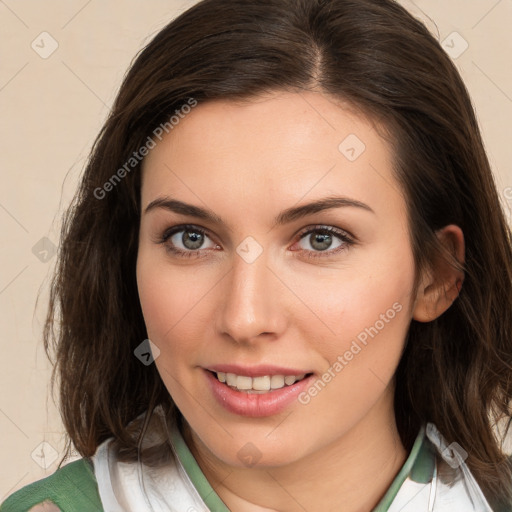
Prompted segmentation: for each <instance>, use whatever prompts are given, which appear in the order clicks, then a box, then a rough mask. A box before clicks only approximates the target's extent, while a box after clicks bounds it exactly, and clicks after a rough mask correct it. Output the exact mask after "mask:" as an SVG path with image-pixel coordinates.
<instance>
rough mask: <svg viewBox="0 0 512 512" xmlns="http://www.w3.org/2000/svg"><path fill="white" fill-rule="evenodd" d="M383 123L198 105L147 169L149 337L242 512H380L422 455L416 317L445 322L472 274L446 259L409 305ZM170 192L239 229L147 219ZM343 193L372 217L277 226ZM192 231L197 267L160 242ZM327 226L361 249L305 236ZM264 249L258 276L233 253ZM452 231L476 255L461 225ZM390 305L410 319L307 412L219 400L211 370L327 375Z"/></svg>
mask: <svg viewBox="0 0 512 512" xmlns="http://www.w3.org/2000/svg"><path fill="white" fill-rule="evenodd" d="M375 128H376V127H375V126H374V125H373V124H372V123H371V122H370V121H368V120H367V119H365V118H364V117H363V116H362V115H361V114H358V113H357V112H356V111H355V110H354V109H353V108H349V106H348V105H345V104H342V103H340V102H339V101H337V102H336V103H335V102H334V100H333V98H331V97H329V96H327V95H325V94H322V93H320V92H303V93H300V94H299V93H288V92H278V93H273V94H269V95H267V96H264V97H260V98H258V99H257V100H251V101H250V102H245V103H234V102H225V101H213V102H208V103H204V104H200V105H198V106H197V107H195V108H194V109H193V110H192V112H191V113H190V114H188V115H187V116H186V117H185V119H183V120H181V121H180V123H179V125H177V126H175V127H174V129H173V131H172V132H170V133H169V134H168V135H167V136H166V137H165V138H164V139H163V140H162V141H161V142H159V143H158V144H157V146H156V148H155V149H153V150H152V151H151V152H150V154H149V155H148V156H147V157H146V159H145V161H144V164H143V176H142V190H141V204H142V211H143V213H142V215H141V225H140V238H139V253H138V261H137V280H138V287H139V296H140V301H141V305H142V309H143V313H144V318H145V322H146V325H147V329H148V336H149V338H150V339H151V340H152V342H153V343H154V344H155V345H157V346H158V347H159V349H160V351H161V353H160V355H159V357H157V359H156V365H157V368H158V371H159V372H160V375H161V377H162V379H163V381H164V383H165V385H166V387H167V389H168V390H169V393H170V394H171V396H172V398H173V400H174V401H175V403H176V404H177V406H178V407H179V409H180V410H181V412H182V414H183V415H184V417H185V418H186V420H187V423H188V425H187V428H186V431H185V439H186V441H187V444H188V445H189V447H190V449H191V450H192V453H193V454H194V456H195V457H196V459H197V461H198V463H199V465H200V467H201V469H202V470H203V472H204V473H205V475H206V477H207V478H208V480H209V481H210V483H211V484H212V486H213V487H214V488H215V490H216V492H217V493H218V494H219V496H220V497H221V499H222V500H223V501H224V502H225V503H226V505H227V506H228V508H230V510H237V511H240V512H245V511H274V510H279V511H281V512H285V511H286V512H292V511H299V510H300V511H302V510H304V509H305V510H324V511H339V510H343V511H345V512H356V511H368V510H370V509H371V508H372V507H374V506H375V505H376V504H377V503H378V501H379V500H380V499H381V497H382V496H383V495H384V493H385V492H386V490H387V489H388V487H389V485H390V483H391V482H392V481H393V479H394V477H395V476H396V474H397V472H398V471H399V469H400V468H401V466H402V465H403V463H404V461H405V459H406V457H407V453H406V451H405V449H404V447H403V446H402V444H401V441H400V439H399V436H398V432H397V429H396V423H395V417H394V412H393V390H394V380H393V375H394V372H395V370H396V367H397V365H398V362H399V359H400V356H401V353H402V350H403V348H404V343H405V339H406V334H407V330H408V327H409V324H410V322H411V319H412V318H415V319H416V320H418V321H430V320H432V319H434V318H436V317H437V316H439V315H440V314H442V313H443V312H444V311H445V310H446V309H447V308H448V307H449V306H450V304H451V303H452V302H453V300H454V299H455V297H456V296H457V293H458V289H457V285H456V282H457V280H459V281H460V280H461V279H462V277H461V276H460V275H459V274H458V273H457V272H455V271H454V270H453V269H451V267H449V266H447V265H445V264H443V263H442V262H440V263H439V265H438V268H433V269H431V271H429V272H425V273H424V275H422V276H420V277H421V279H420V283H421V284H420V287H419V290H418V293H417V294H416V295H412V291H413V285H414V278H415V266H414V260H413V255H412V250H411V245H410V239H409V230H408V219H407V212H406V205H405V200H404V198H403V195H402V192H401V189H400V186H399V184H398V183H397V182H396V180H395V178H394V177H393V174H392V164H391V158H392V155H391V153H390V149H389V147H388V144H387V143H386V142H385V141H384V140H383V139H382V138H381V137H380V135H379V133H381V132H379V133H378V132H377V131H376V129H375ZM350 134H355V135H356V136H357V137H358V138H359V139H360V140H361V141H363V143H364V145H365V150H364V152H362V154H361V155H360V156H359V157H358V158H356V159H355V160H354V161H350V160H349V159H348V158H347V157H346V156H345V155H344V154H343V153H342V152H341V151H340V150H339V149H338V146H339V145H340V143H341V142H342V141H343V140H344V139H345V138H346V137H347V136H348V135H350ZM163 196H169V197H172V198H174V199H178V200H180V201H183V202H186V203H189V204H193V205H196V206H199V207H202V208H207V209H209V210H212V211H213V212H214V213H215V214H216V215H217V216H219V217H220V218H221V219H222V220H223V221H224V222H223V223H219V222H211V221H206V220H203V219H199V218H197V217H193V216H188V215H182V214H177V213H174V212H171V211H168V210H165V209H164V208H154V209H151V210H150V211H148V212H147V213H145V212H144V210H145V208H146V207H147V206H148V204H149V203H151V202H152V201H154V200H155V199H157V198H161V197H163ZM329 196H343V197H347V198H350V199H353V200H356V201H359V202H362V203H364V204H366V205H367V206H368V207H370V208H371V210H372V211H369V210H367V209H364V208H358V207H354V206H344V207H338V208H331V209H328V210H324V211H320V212H317V213H313V214H310V215H309V216H307V217H304V218H300V219H295V220H293V221H291V222H289V223H287V224H285V225H281V226H273V219H274V218H275V217H276V216H277V215H278V214H279V213H280V212H281V211H283V210H285V209H287V208H290V207H295V206H299V205H303V204H306V203H309V202H311V201H314V200H318V199H321V198H325V197H329ZM182 224H193V225H194V226H198V227H201V228H203V229H204V230H206V231H207V236H206V237H205V239H204V243H203V245H202V246H201V247H200V254H199V256H197V255H196V256H194V255H193V256H192V257H179V256H177V255H175V254H173V253H172V252H170V251H168V250H166V247H171V246H172V245H173V243H174V244H175V246H176V247H177V248H179V249H182V250H184V251H187V250H188V251H189V252H190V248H189V247H190V245H189V246H184V245H183V242H182V234H183V232H180V233H179V234H178V235H174V236H173V237H172V238H171V239H168V240H167V243H166V244H163V243H158V241H159V240H160V239H161V237H162V234H163V233H164V232H165V230H167V229H168V228H170V227H173V226H180V225H182ZM316 225H320V226H321V227H322V226H324V227H334V228H337V229H339V230H343V231H345V232H347V233H349V234H350V237H351V239H352V240H353V243H352V244H347V243H346V242H343V241H341V240H340V239H338V238H337V236H336V235H333V236H332V245H331V246H330V247H327V249H325V250H324V251H322V250H321V249H318V245H312V244H314V243H315V239H314V236H312V235H311V234H310V235H306V236H304V235H303V233H304V231H306V229H305V228H312V227H315V226H316ZM313 235H314V234H313ZM249 236H250V237H252V238H253V239H254V240H255V241H256V242H257V244H259V246H260V247H261V248H262V253H261V254H260V255H259V257H257V258H256V259H255V261H253V262H251V263H248V262H247V261H245V260H244V259H243V258H242V257H240V256H239V254H238V253H237V251H236V250H237V247H239V246H240V244H242V242H244V240H245V239H246V237H249ZM439 236H440V237H441V239H442V240H443V241H445V242H446V246H447V247H448V248H449V249H450V250H452V252H453V253H454V254H455V255H456V256H457V257H458V258H459V259H460V260H462V259H463V255H464V242H463V235H462V233H461V231H460V229H459V228H458V227H456V226H448V227H447V228H445V230H444V231H442V232H440V233H439ZM242 247H244V244H242ZM338 247H342V250H341V251H339V252H337V253H334V251H335V250H336V248H338ZM308 254H309V255H313V256H315V255H316V256H317V257H312V258H308ZM436 278H438V279H437V280H436ZM393 304H395V307H396V304H398V305H399V306H400V307H401V308H400V311H399V312H397V313H396V315H395V316H394V318H393V319H391V320H389V321H388V322H385V326H384V328H382V329H381V330H379V332H378V335H376V336H374V337H373V338H369V341H368V343H367V345H366V346H363V348H362V350H361V351H360V352H359V353H358V354H357V355H355V356H354V357H353V359H352V360H351V361H349V362H348V364H347V365H346V366H344V368H343V370H342V371H340V372H338V373H337V374H336V377H335V378H333V379H332V380H331V382H329V383H328V384H327V385H326V386H325V388H324V389H322V390H321V392H320V393H318V394H317V396H315V397H313V398H312V399H311V401H310V402H309V403H308V404H307V405H303V404H301V403H299V402H294V403H293V404H292V405H291V406H289V407H288V408H287V409H286V410H285V411H284V412H282V413H279V414H277V415H272V416H268V417H263V418H247V417H243V416H240V415H236V414H233V413H230V412H228V411H226V410H225V409H224V408H222V407H221V406H220V405H218V403H217V402H216V401H215V400H214V398H213V396H212V395H211V393H210V391H209V389H208V387H207V386H206V381H205V376H204V372H203V370H202V368H205V367H208V366H211V365H213V364H219V363H238V364H242V365H256V364H262V363H270V364H277V365H282V366H286V367H291V368H300V369H304V370H305V371H313V372H315V374H316V375H317V376H318V377H320V376H321V375H322V374H323V372H325V371H326V370H327V369H328V368H329V367H330V366H331V365H332V363H333V362H334V361H336V359H337V358H338V356H343V354H344V353H345V352H346V351H347V350H348V349H349V348H350V346H351V343H352V342H353V340H354V339H356V337H357V336H358V334H360V333H361V332H363V331H364V330H365V329H366V328H370V327H371V326H375V325H376V322H377V321H378V320H379V319H381V318H382V317H381V315H382V314H384V315H386V311H388V310H389V309H390V308H393ZM379 325H380V324H379ZM249 442H250V443H252V444H253V445H254V446H255V447H256V449H257V453H258V454H259V457H260V458H259V461H258V463H257V464H255V465H254V466H252V467H247V466H245V465H244V463H243V462H242V461H241V460H240V459H239V457H238V456H237V454H238V452H239V450H240V449H241V448H242V447H244V446H245V445H246V444H247V443H249Z"/></svg>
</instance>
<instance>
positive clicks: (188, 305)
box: [137, 248, 209, 345]
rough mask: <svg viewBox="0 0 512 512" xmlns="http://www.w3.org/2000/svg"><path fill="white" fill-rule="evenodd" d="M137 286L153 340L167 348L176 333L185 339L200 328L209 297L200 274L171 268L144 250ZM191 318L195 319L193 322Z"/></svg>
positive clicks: (154, 253) (138, 266)
mask: <svg viewBox="0 0 512 512" xmlns="http://www.w3.org/2000/svg"><path fill="white" fill-rule="evenodd" d="M137 286H138V290H139V299H140V303H141V307H142V312H143V314H144V320H145V323H146V327H147V330H148V335H149V337H150V339H151V337H152V338H154V341H155V342H157V343H158V344H164V345H166V344H167V343H166V340H167V339H168V338H172V337H174V336H175V333H176V332H180V333H181V334H182V335H183V336H186V335H187V333H189V334H192V333H193V330H194V327H196V326H197V325H198V321H197V318H196V315H197V312H198V310H199V308H198V305H199V304H200V302H201V300H202V299H204V298H205V296H206V295H207V293H208V289H209V286H208V281H207V280H205V279H204V278H200V277H199V276H198V273H197V272H191V271H188V270H186V269H183V268H180V267H173V266H171V265H169V264H168V262H166V261H165V258H162V255H161V254H158V253H157V251H146V250H144V249H143V248H141V250H140V251H139V257H138V259H137ZM192 317H195V318H194V321H193V322H192V321H190V318H192ZM152 341H153V340H152Z"/></svg>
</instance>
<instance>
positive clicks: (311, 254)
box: [156, 224, 355, 259]
mask: <svg viewBox="0 0 512 512" xmlns="http://www.w3.org/2000/svg"><path fill="white" fill-rule="evenodd" d="M181 231H193V232H195V233H199V234H200V235H202V236H207V237H208V238H210V239H212V237H211V236H210V235H209V234H208V232H207V231H206V230H204V229H203V228H200V227H199V226H195V225H193V224H185V225H180V226H174V227H172V228H168V229H166V230H165V231H164V232H163V234H162V235H161V236H160V237H159V238H158V240H156V243H158V244H162V245H165V249H166V250H167V251H168V252H169V253H171V254H173V255H175V256H178V257H180V258H194V257H195V258H205V257H208V255H206V254H205V255H201V253H202V252H204V251H205V249H195V250H187V251H184V250H182V249H177V248H176V247H174V246H172V245H169V244H168V243H167V242H168V240H169V239H170V238H171V237H172V236H173V235H175V234H176V233H179V232H181ZM313 233H320V234H329V235H335V236H336V237H338V238H339V239H340V240H341V241H342V242H343V244H342V245H340V246H339V247H336V248H335V249H331V250H326V251H310V250H308V249H303V251H305V252H306V257H307V258H308V259H315V258H326V257H329V256H333V255H335V254H338V253H339V252H342V251H346V250H347V249H348V248H349V247H351V246H352V245H354V243H355V242H354V239H353V238H352V237H351V236H350V235H349V234H348V233H347V232H346V231H342V230H340V229H337V228H335V227H332V226H325V225H316V226H313V227H309V228H305V229H304V230H303V231H301V232H300V233H299V234H298V235H297V237H298V240H297V242H299V241H300V240H302V239H303V238H305V237H306V236H307V235H311V234H313Z"/></svg>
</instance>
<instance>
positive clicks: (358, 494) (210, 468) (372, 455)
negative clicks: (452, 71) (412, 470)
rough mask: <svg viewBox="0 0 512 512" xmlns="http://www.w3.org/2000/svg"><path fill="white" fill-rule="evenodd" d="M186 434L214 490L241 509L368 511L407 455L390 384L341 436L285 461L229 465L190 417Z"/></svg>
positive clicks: (247, 511) (257, 511)
mask: <svg viewBox="0 0 512 512" xmlns="http://www.w3.org/2000/svg"><path fill="white" fill-rule="evenodd" d="M183 435H184V438H185V441H186V443H187V445H188V446H189V448H190V450H191V452H192V454H193V455H194V457H195V459H196V460H197V462H198V464H199V466H200V468H201V470H202V471H203V473H204V475H205V476H206V478H207V479H208V481H209V482H210V484H211V485H212V487H213V488H214V489H215V491H216V493H217V494H218V495H219V497H220V498H221V500H222V501H223V502H224V503H225V504H226V506H227V507H228V508H229V509H230V510H236V511H237V512H275V511H279V512H304V511H305V510H324V511H331V510H332V511H338V510H343V511H344V512H365V511H366V512H367V511H368V510H372V509H373V508H374V507H375V506H376V505H377V504H378V503H379V501H380V500H381V498H382V497H383V495H384V494H385V493H386V491H387V489H388V488H389V486H390V485H391V483H392V481H393V479H394V478H395V476H396V475H397V473H398V472H399V471H400V468H401V467H402V465H403V464H404V462H405V460H406V458H407V452H406V450H405V448H404V446H403V445H402V442H401V440H400V436H399V434H398V430H397V427H396V421H395V416H394V412H393V393H392V390H391V389H389V390H387V391H386V392H385V394H384V395H382V396H381V399H380V400H379V401H378V402H377V403H376V404H375V406H374V407H373V408H372V409H371V410H370V411H369V412H368V413H367V415H366V416H365V417H363V418H362V419H361V421H359V422H358V423H357V424H355V425H354V426H353V427H352V428H351V429H350V430H349V431H347V432H346V433H344V434H343V436H341V437H339V438H338V439H336V440H335V441H334V442H333V443H331V444H329V445H327V446H324V447H323V448H322V449H321V450H319V451H316V452H314V453H311V454H310V455H308V456H307V457H304V458H302V459H299V460H297V461H294V462H293V463H291V464H287V465H284V466H278V467H271V468H265V469H259V468H257V467H254V468H239V467H231V466H229V465H227V464H225V463H224V462H223V461H222V460H220V459H218V458H217V457H215V456H214V455H213V454H212V453H211V452H210V451H209V450H208V448H207V447H206V446H205V445H204V444H203V443H202V442H201V440H200V439H199V438H198V437H197V436H196V435H195V433H194V432H193V431H191V430H190V428H189V426H188V424H187V422H185V426H184V432H183Z"/></svg>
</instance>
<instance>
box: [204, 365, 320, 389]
mask: <svg viewBox="0 0 512 512" xmlns="http://www.w3.org/2000/svg"><path fill="white" fill-rule="evenodd" d="M206 371H207V372H209V373H210V374H211V375H213V376H214V377H215V378H216V379H217V380H218V381H219V382H220V383H222V384H225V385H226V386H227V387H229V388H231V389H233V390H234V391H240V392H242V393H247V394H260V395H261V394H265V393H271V392H273V391H277V390H279V389H283V388H285V387H289V386H293V385H294V384H296V383H297V382H300V381H302V380H304V379H306V378H308V377H310V376H311V375H313V373H312V372H310V373H302V374H300V375H261V376H258V377H250V376H248V375H236V374H235V373H227V372H215V371H212V370H206Z"/></svg>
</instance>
